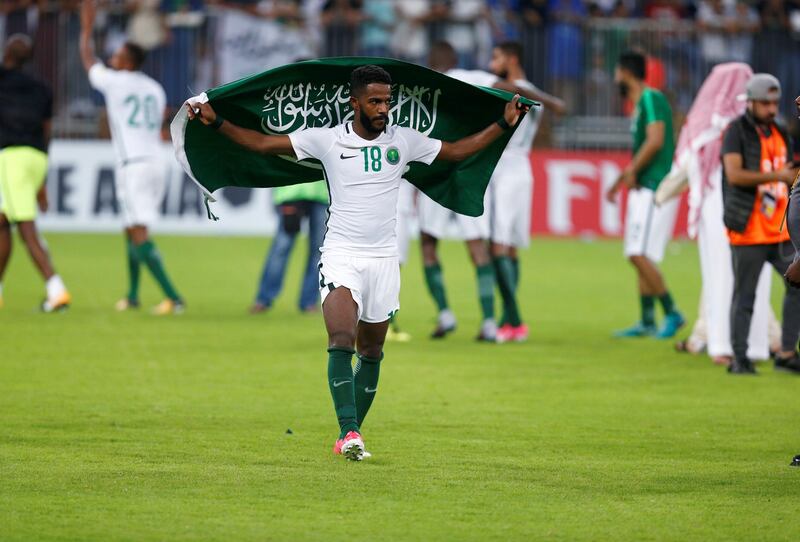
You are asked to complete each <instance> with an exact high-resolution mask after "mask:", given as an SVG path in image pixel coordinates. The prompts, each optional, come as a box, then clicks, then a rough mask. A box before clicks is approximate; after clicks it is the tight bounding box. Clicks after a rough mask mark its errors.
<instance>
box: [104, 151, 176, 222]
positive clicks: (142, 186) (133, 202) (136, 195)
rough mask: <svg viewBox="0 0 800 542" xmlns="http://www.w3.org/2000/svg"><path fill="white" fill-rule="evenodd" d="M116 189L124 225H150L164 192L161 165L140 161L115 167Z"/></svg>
mask: <svg viewBox="0 0 800 542" xmlns="http://www.w3.org/2000/svg"><path fill="white" fill-rule="evenodd" d="M116 188H117V200H118V201H119V204H120V210H121V211H122V218H123V220H124V222H125V226H126V227H130V226H150V225H152V224H153V223H154V222H155V221H156V220H157V219H158V213H159V208H160V207H161V203H162V201H163V199H164V195H165V194H166V191H167V178H166V171H165V167H164V163H163V162H162V161H161V160H141V161H135V162H130V163H128V164H126V165H120V166H118V167H117V171H116Z"/></svg>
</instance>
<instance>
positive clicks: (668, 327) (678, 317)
mask: <svg viewBox="0 0 800 542" xmlns="http://www.w3.org/2000/svg"><path fill="white" fill-rule="evenodd" d="M684 324H686V319H685V318H684V317H683V315H682V314H681V313H679V312H678V311H672V312H671V313H669V314H668V315H667V316H666V317H664V325H663V326H661V329H659V330H658V332H657V333H656V339H671V338H672V337H674V336H675V334H676V333H678V330H679V329H680V328H682V327H683V326H684Z"/></svg>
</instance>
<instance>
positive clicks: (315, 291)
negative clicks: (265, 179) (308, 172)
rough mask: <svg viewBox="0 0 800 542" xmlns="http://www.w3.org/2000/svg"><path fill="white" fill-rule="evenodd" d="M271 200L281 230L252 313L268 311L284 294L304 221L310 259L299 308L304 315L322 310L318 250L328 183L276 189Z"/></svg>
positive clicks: (270, 254)
mask: <svg viewBox="0 0 800 542" xmlns="http://www.w3.org/2000/svg"><path fill="white" fill-rule="evenodd" d="M272 201H273V203H274V204H275V209H276V211H277V214H278V231H277V232H276V233H275V238H274V239H273V241H272V247H271V248H270V250H269V255H268V256H267V260H266V262H265V263H264V270H263V271H262V272H261V280H260V282H259V286H258V293H256V300H255V302H254V303H253V305H252V306H251V307H250V313H251V314H259V313H262V312H266V311H267V310H269V309H270V307H272V304H273V303H274V302H275V298H277V297H278V295H279V294H280V293H281V289H282V288H283V278H284V275H285V274H286V266H287V265H288V263H289V256H290V255H291V253H292V247H294V243H295V240H296V239H297V235H298V234H299V233H300V230H301V226H302V223H303V222H304V221H305V222H307V224H308V258H307V259H306V265H305V268H304V272H303V280H302V282H301V286H300V299H299V300H298V308H299V309H300V310H301V311H303V312H316V311H317V310H319V308H318V307H317V304H318V303H319V275H318V273H319V269H318V266H319V258H320V253H319V248H320V247H321V246H322V241H323V238H324V237H325V220H326V218H327V209H328V188H327V186H326V185H325V181H317V182H313V183H305V184H298V185H294V186H283V187H280V188H274V189H273V191H272Z"/></svg>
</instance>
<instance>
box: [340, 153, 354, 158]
mask: <svg viewBox="0 0 800 542" xmlns="http://www.w3.org/2000/svg"><path fill="white" fill-rule="evenodd" d="M356 156H358V155H357V154H354V155H353V156H345V155H344V153H342V154H340V155H339V158H341V159H342V160H347V159H348V158H355V157H356Z"/></svg>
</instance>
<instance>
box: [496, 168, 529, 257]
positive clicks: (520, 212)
mask: <svg viewBox="0 0 800 542" xmlns="http://www.w3.org/2000/svg"><path fill="white" fill-rule="evenodd" d="M489 193H490V195H491V201H492V209H491V240H492V242H494V243H497V244H500V245H508V246H512V247H518V248H523V247H527V246H528V245H529V244H530V240H531V233H530V232H531V205H533V171H532V170H531V161H530V157H528V156H527V155H520V156H513V155H512V156H507V155H503V158H501V159H500V162H498V163H497V167H496V168H495V170H494V174H493V175H492V181H491V182H490V183H489Z"/></svg>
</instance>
